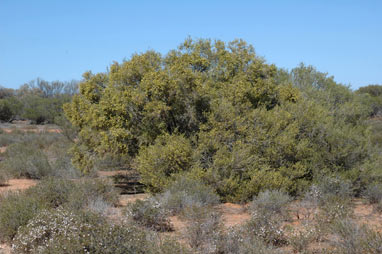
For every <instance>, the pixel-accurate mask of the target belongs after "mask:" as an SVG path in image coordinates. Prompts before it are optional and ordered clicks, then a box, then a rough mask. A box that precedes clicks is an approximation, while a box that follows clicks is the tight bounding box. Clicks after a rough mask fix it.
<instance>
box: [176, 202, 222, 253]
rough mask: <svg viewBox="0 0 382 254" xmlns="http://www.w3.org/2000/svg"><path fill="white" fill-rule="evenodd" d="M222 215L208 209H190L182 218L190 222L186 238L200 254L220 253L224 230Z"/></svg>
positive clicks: (195, 207)
mask: <svg viewBox="0 0 382 254" xmlns="http://www.w3.org/2000/svg"><path fill="white" fill-rule="evenodd" d="M220 217H221V214H220V213H218V212H216V211H214V210H212V209H210V208H208V207H197V206H193V207H188V208H186V209H185V210H184V211H183V213H182V218H183V219H186V220H187V221H188V225H187V227H186V230H185V237H186V239H187V240H188V243H189V245H190V246H191V248H192V249H194V250H196V251H197V252H198V253H219V247H221V245H222V243H221V241H222V237H223V230H222V224H221V220H220Z"/></svg>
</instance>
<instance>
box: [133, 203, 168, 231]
mask: <svg viewBox="0 0 382 254" xmlns="http://www.w3.org/2000/svg"><path fill="white" fill-rule="evenodd" d="M126 214H127V217H128V219H131V220H132V221H134V222H135V223H137V224H138V225H141V226H144V227H146V228H149V229H152V230H155V231H161V232H163V231H172V230H173V228H172V225H171V224H170V221H169V219H168V218H167V214H166V213H165V212H164V210H163V209H161V207H160V204H159V203H158V202H156V201H155V200H154V199H146V200H136V201H135V202H134V203H130V204H128V206H127V208H126Z"/></svg>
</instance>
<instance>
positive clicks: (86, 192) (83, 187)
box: [67, 178, 119, 209]
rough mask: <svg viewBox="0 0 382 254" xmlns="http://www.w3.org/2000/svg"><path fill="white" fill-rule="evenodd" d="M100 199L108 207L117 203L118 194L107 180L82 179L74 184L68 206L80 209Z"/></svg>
mask: <svg viewBox="0 0 382 254" xmlns="http://www.w3.org/2000/svg"><path fill="white" fill-rule="evenodd" d="M98 199H102V200H103V201H104V202H106V203H107V204H108V205H110V206H116V205H118V203H119V194H118V192H117V191H116V189H115V188H114V185H113V183H112V181H111V180H109V179H92V178H83V179H80V180H78V181H77V182H76V185H75V188H74V190H73V191H72V192H71V193H70V195H69V197H68V200H69V201H68V204H67V205H68V206H69V207H71V208H72V209H81V208H83V207H85V206H88V205H89V204H90V203H92V202H94V201H95V200H98Z"/></svg>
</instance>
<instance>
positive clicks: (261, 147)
mask: <svg viewBox="0 0 382 254" xmlns="http://www.w3.org/2000/svg"><path fill="white" fill-rule="evenodd" d="M83 76H84V81H83V82H82V83H81V84H80V93H79V94H77V95H75V96H74V97H73V100H72V101H71V103H69V104H66V105H65V106H64V108H65V114H66V116H67V117H68V119H69V120H70V121H71V123H72V124H73V125H74V126H75V127H76V128H78V129H79V136H78V142H77V143H76V144H75V145H74V147H73V148H72V154H73V162H74V163H75V164H76V165H77V166H78V167H79V168H81V169H82V171H84V172H89V171H91V170H92V169H93V168H94V161H96V158H104V157H105V156H109V155H110V154H115V155H116V156H117V157H118V156H120V157H124V158H126V159H125V161H126V162H130V165H124V166H125V167H129V166H132V167H134V168H135V169H137V170H138V171H139V172H140V173H141V176H142V181H143V182H144V183H145V184H146V186H147V187H148V189H149V190H150V191H152V192H158V191H162V190H163V189H164V188H166V186H168V184H169V183H170V182H171V181H173V179H174V177H175V176H176V175H177V174H179V173H183V172H184V171H187V172H188V173H189V174H190V175H192V177H193V178H197V179H200V180H201V181H203V182H204V183H206V184H208V185H210V186H212V187H213V188H214V189H215V190H216V192H217V193H218V194H219V195H220V196H221V197H222V199H223V200H229V201H244V200H249V199H250V198H251V197H252V196H254V195H256V194H258V193H259V192H260V191H262V190H264V189H282V190H283V191H286V192H288V193H291V194H296V193H299V192H301V191H303V190H304V189H306V188H307V187H308V186H309V185H310V184H311V183H312V180H313V179H314V178H316V177H320V176H321V175H326V174H330V173H345V172H353V171H352V170H354V169H357V168H359V166H360V165H362V163H363V162H364V161H365V159H369V157H370V153H369V148H370V146H369V141H370V140H369V135H370V133H369V132H368V130H367V125H366V124H365V122H364V120H365V118H366V117H367V116H368V115H369V111H370V107H369V106H368V104H367V103H365V100H364V99H362V98H363V97H362V96H361V95H359V94H355V93H353V92H352V91H351V90H350V89H349V88H348V87H346V86H343V85H341V84H338V83H336V82H335V81H334V79H333V77H329V76H328V75H327V74H326V73H320V72H318V71H317V70H316V69H314V68H313V67H311V66H304V65H301V66H299V67H297V68H295V69H294V70H293V71H292V72H291V73H286V72H284V71H282V70H279V69H277V68H276V66H274V65H269V64H266V63H265V62H264V60H263V59H261V58H259V57H257V56H256V54H255V52H254V49H253V47H252V46H250V45H247V44H246V43H245V42H243V41H240V40H237V41H233V42H230V43H224V42H221V41H215V42H212V41H210V40H198V41H192V40H191V39H189V40H186V41H185V42H184V43H183V44H182V45H181V46H180V47H179V48H178V49H176V50H172V51H170V52H169V53H168V54H167V55H165V56H161V55H160V54H159V53H156V52H153V51H148V52H146V53H143V54H136V55H134V56H132V58H131V59H129V60H127V61H124V62H123V63H120V64H119V63H114V64H113V65H111V66H110V71H109V72H106V73H98V74H92V73H90V72H89V73H85V74H84V75H83ZM354 179H355V178H354Z"/></svg>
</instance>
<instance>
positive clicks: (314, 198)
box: [304, 177, 353, 206]
mask: <svg viewBox="0 0 382 254" xmlns="http://www.w3.org/2000/svg"><path fill="white" fill-rule="evenodd" d="M352 188H353V186H352V184H351V182H350V181H348V180H345V179H341V178H339V177H323V178H321V179H320V180H319V182H318V183H317V184H313V185H312V186H311V187H310V189H309V190H308V191H307V192H306V193H305V196H304V200H305V201H307V202H310V203H313V204H316V205H317V206H322V205H324V204H325V203H327V202H329V203H331V202H332V201H333V200H334V199H336V197H338V198H339V199H343V200H345V199H346V200H348V199H350V198H351V197H352V195H353V189H352Z"/></svg>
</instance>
